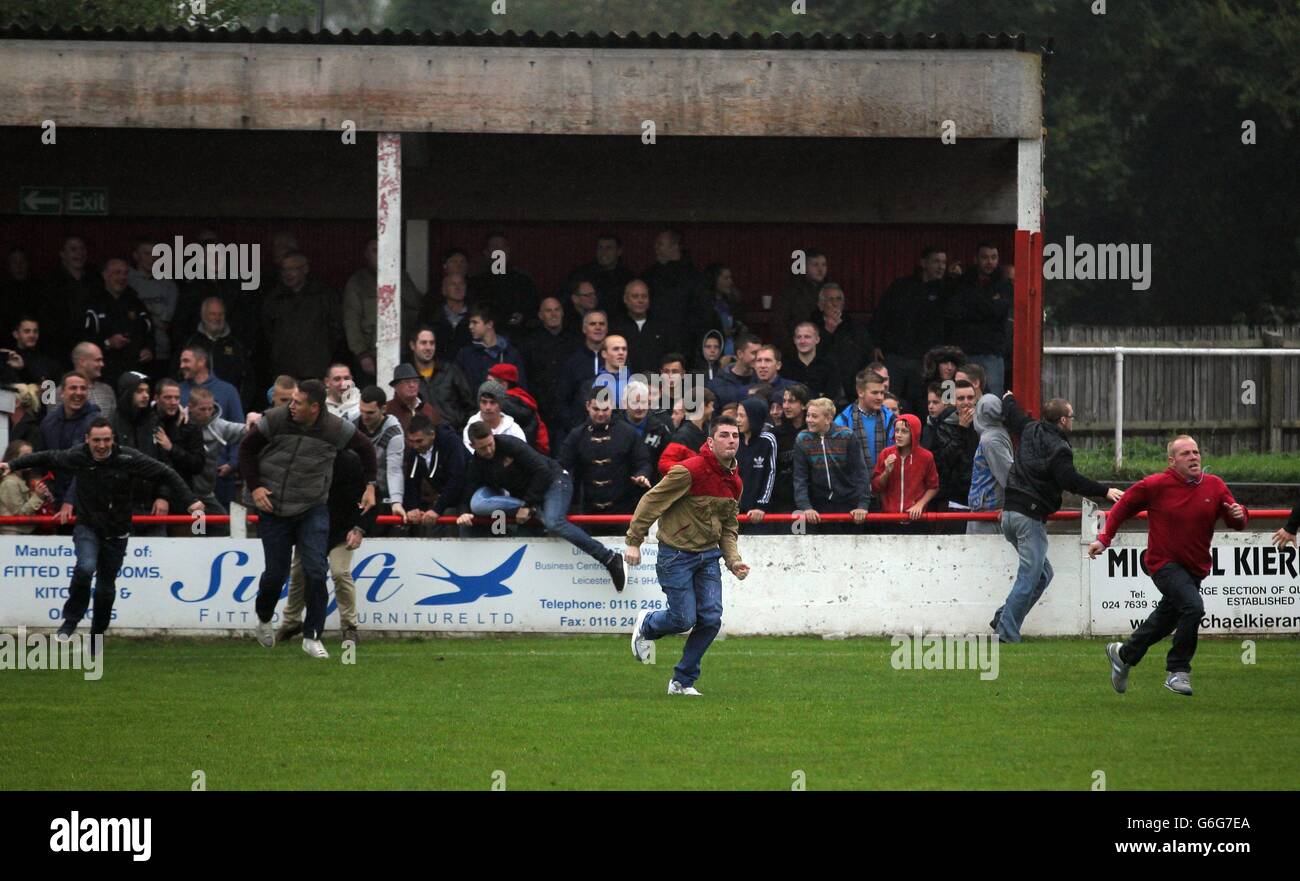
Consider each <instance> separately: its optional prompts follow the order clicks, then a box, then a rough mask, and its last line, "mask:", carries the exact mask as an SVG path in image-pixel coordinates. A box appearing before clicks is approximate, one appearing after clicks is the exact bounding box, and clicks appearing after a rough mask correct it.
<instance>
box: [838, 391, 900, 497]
mask: <svg viewBox="0 0 1300 881" xmlns="http://www.w3.org/2000/svg"><path fill="white" fill-rule="evenodd" d="M857 389H858V399H857V400H856V401H854V402H853V403H851V404H849V405H848V406H847V407H845V408H844V409H843V410H842V411H840V415H838V416H836V417H835V424H836V425H838V426H840V427H842V428H848V429H851V430H852V431H853V436H854V437H856V438H857V439H858V449H859V450H861V451H862V461H863V464H864V465H865V466H866V468H867V474H872V473H874V472H875V470H876V457H877V456H878V455H880V453H881V452H882V451H883V450H884V449H885V447H889V446H893V444H894V420H895V419H896V418H897V417H895V416H894V411H893V410H890V409H889V408H888V407H886V406H885V378H884V377H883V376H881V375H880V374H879V373H876V372H874V371H871V370H863V371H862V372H861V373H859V374H858V376H857Z"/></svg>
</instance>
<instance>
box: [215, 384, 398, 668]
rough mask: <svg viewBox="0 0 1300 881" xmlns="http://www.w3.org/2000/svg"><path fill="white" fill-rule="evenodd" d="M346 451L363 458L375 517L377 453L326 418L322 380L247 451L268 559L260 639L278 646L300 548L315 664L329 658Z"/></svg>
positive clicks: (261, 587) (249, 482)
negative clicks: (283, 600) (281, 613)
mask: <svg viewBox="0 0 1300 881" xmlns="http://www.w3.org/2000/svg"><path fill="white" fill-rule="evenodd" d="M345 448H346V449H350V450H352V451H353V452H354V453H356V454H357V455H358V456H360V457H361V468H362V471H363V472H364V474H365V478H366V489H365V492H364V493H363V494H362V496H361V499H360V503H359V506H360V508H361V510H362V511H363V512H365V511H369V510H370V509H371V508H373V507H374V506H375V483H376V480H377V477H378V471H377V468H376V462H375V448H374V447H373V446H372V445H371V443H370V441H369V440H368V439H367V438H366V436H365V435H364V434H363V433H361V432H360V431H357V428H356V426H354V425H353V424H352V423H350V422H347V421H345V420H343V419H340V418H339V417H338V416H335V415H334V414H332V413H329V412H328V411H326V409H325V384H324V383H322V382H321V381H320V380H317V379H309V380H307V381H306V382H303V383H299V385H298V387H297V388H296V389H295V390H294V392H293V398H292V399H291V400H290V402H289V406H288V407H272V408H271V409H270V410H268V411H266V413H265V414H264V415H263V416H262V418H261V419H260V420H259V421H258V422H257V425H256V426H255V430H253V431H250V432H249V433H248V436H247V437H245V438H244V442H243V443H242V444H240V447H239V472H240V476H241V477H243V479H244V487H245V489H246V490H247V491H248V493H249V494H250V495H251V497H252V503H253V504H254V505H256V506H257V509H258V515H259V516H258V523H257V534H258V536H259V537H260V538H261V539H262V553H263V555H264V556H265V559H266V569H265V571H264V572H263V573H262V579H261V581H260V582H259V583H258V587H257V603H256V608H257V640H258V642H260V643H261V644H262V645H264V646H266V647H267V648H271V647H272V646H274V645H275V632H274V630H272V628H271V618H272V616H273V615H274V614H275V604H276V602H277V601H278V600H279V598H280V590H281V588H282V587H283V586H284V581H285V579H286V578H288V577H289V569H290V566H291V564H292V561H293V550H294V548H295V547H297V548H298V549H299V552H300V553H301V554H302V565H303V574H304V577H305V579H306V590H307V615H306V619H305V620H304V622H303V651H305V652H307V654H309V655H311V656H312V657H313V658H328V657H329V653H328V652H326V651H325V646H323V645H322V644H321V641H320V637H321V632H322V631H323V630H324V629H325V605H326V602H327V600H328V596H329V595H328V593H327V591H326V589H325V573H326V567H327V561H326V555H327V554H328V552H329V547H328V545H327V544H326V542H327V541H328V539H329V504H328V501H329V488H330V481H331V478H332V476H333V474H334V458H335V456H336V455H337V454H338V451H339V450H342V449H345Z"/></svg>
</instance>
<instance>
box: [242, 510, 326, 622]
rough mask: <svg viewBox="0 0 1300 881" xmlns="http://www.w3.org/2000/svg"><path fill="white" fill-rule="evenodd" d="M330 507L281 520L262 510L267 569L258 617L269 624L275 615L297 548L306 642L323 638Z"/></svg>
mask: <svg viewBox="0 0 1300 881" xmlns="http://www.w3.org/2000/svg"><path fill="white" fill-rule="evenodd" d="M329 531H330V514H329V506H328V505H324V504H320V505H314V506H312V507H310V508H308V509H307V510H306V511H303V512H302V513H301V514H296V515H294V516H293V517H278V516H276V515H275V514H267V513H266V512H265V511H259V512H258V517H257V534H258V537H259V538H261V539H262V556H264V557H265V558H266V569H265V571H263V572H262V580H261V581H260V582H258V585H257V603H256V608H257V618H258V620H259V621H263V622H267V621H270V620H271V618H272V617H273V616H274V615H275V604H276V603H278V602H279V601H280V595H281V594H282V593H283V592H284V584H285V582H286V581H287V580H288V578H289V569H290V566H291V565H292V564H293V549H294V546H297V548H298V553H299V555H300V556H301V557H302V574H303V588H304V592H305V594H306V596H305V600H306V613H305V614H304V616H303V622H302V635H303V638H304V639H320V635H321V632H322V631H323V630H324V629H325V606H326V605H327V604H328V603H329V591H328V590H327V589H326V587H325V576H326V573H327V572H329V562H328V559H327V557H326V555H327V554H328V553H329V548H327V547H326V544H328V542H329Z"/></svg>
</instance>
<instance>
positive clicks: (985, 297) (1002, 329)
mask: <svg viewBox="0 0 1300 881" xmlns="http://www.w3.org/2000/svg"><path fill="white" fill-rule="evenodd" d="M1014 296H1015V289H1014V286H1013V285H1012V283H1011V282H1010V281H1009V280H1007V279H1006V278H1005V277H1004V276H1003V273H1002V268H1001V267H1000V266H999V265H998V249H997V246H996V245H994V244H992V243H991V242H981V243H980V244H979V248H978V251H977V262H976V265H975V266H973V267H971V269H970V271H968V272H967V273H966V275H965V277H964V278H963V279H962V282H961V285H960V286H959V287H958V288H957V290H956V291H955V292H954V293H953V295H952V297H951V298H950V299H949V300H948V302H947V304H946V305H945V308H944V322H945V327H946V328H947V333H946V334H945V336H946V337H947V340H946V342H948V343H951V344H952V345H954V346H960V347H961V348H962V349H963V350H964V351H965V352H966V354H967V355H968V356H969V357H970V360H971V361H974V362H975V363H976V364H978V365H980V366H981V367H983V368H984V372H985V374H986V377H987V382H986V384H985V386H984V391H986V392H992V393H993V394H995V395H1000V394H1002V391H1003V385H1002V382H1003V367H1004V365H1003V360H1002V353H1003V352H1004V351H1005V350H1006V347H1007V340H1006V331H1007V318H1008V316H1009V315H1010V314H1011V301H1012V299H1013V298H1014Z"/></svg>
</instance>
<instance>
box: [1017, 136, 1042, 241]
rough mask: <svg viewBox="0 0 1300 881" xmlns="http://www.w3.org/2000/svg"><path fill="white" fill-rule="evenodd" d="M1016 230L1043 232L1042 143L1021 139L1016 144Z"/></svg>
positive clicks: (1037, 139) (1035, 139)
mask: <svg viewBox="0 0 1300 881" xmlns="http://www.w3.org/2000/svg"><path fill="white" fill-rule="evenodd" d="M1017 143H1018V144H1019V153H1018V155H1017V162H1016V229H1027V230H1029V231H1030V232H1042V231H1043V141H1042V139H1041V138H1033V139H1031V138H1022V139H1021V140H1020V141H1018V142H1017Z"/></svg>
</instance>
